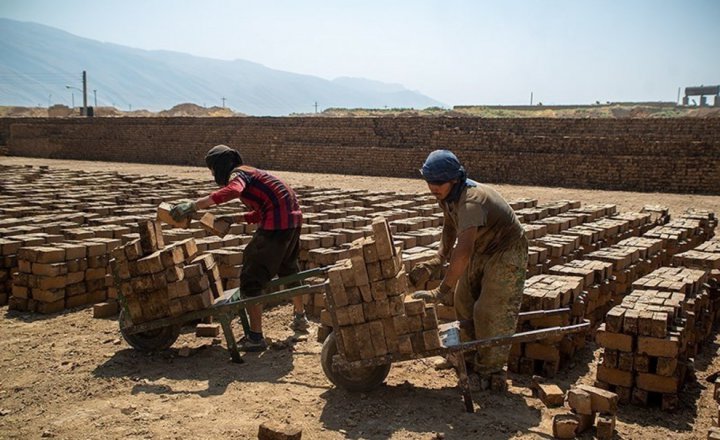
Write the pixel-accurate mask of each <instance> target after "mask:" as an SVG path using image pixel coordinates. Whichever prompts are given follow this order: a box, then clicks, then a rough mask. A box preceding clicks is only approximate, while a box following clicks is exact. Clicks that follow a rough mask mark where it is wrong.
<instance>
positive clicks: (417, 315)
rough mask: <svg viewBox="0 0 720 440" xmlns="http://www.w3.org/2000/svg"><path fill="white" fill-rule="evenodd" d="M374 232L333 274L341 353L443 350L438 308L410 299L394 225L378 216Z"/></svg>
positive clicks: (330, 294)
mask: <svg viewBox="0 0 720 440" xmlns="http://www.w3.org/2000/svg"><path fill="white" fill-rule="evenodd" d="M372 231H373V233H372V235H371V236H369V237H366V238H363V239H359V240H357V241H355V242H353V243H352V246H351V248H350V258H349V259H348V260H344V261H341V262H340V263H339V265H338V266H337V267H334V268H332V269H331V270H330V271H329V272H328V280H329V283H330V286H329V288H328V291H327V303H328V307H329V308H328V318H329V320H330V321H331V322H330V323H331V324H332V327H333V329H334V330H333V331H334V332H335V334H336V338H337V344H338V350H339V351H340V352H341V353H342V354H343V355H344V356H345V358H346V359H347V360H348V361H356V360H361V359H371V358H375V357H380V356H385V355H388V354H399V355H412V354H413V353H420V352H425V351H429V350H434V349H438V348H440V338H439V334H438V321H437V316H436V314H435V309H434V307H432V306H426V305H425V303H424V301H422V300H410V299H408V300H404V294H405V293H406V290H407V281H406V275H405V272H404V269H403V263H402V255H401V253H400V250H399V249H398V248H396V247H395V246H394V244H393V240H392V234H391V232H390V228H389V225H388V223H387V222H386V220H385V219H383V218H376V219H374V220H373V221H372ZM326 319H327V318H326Z"/></svg>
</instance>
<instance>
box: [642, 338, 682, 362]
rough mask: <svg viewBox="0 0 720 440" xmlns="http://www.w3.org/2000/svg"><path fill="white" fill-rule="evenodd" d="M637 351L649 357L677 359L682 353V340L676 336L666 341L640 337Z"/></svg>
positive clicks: (665, 339)
mask: <svg viewBox="0 0 720 440" xmlns="http://www.w3.org/2000/svg"><path fill="white" fill-rule="evenodd" d="M637 351H638V353H641V354H646V355H648V356H657V357H670V358H676V357H677V356H678V353H679V352H680V340H679V339H678V338H677V337H676V336H668V337H667V338H664V339H659V338H651V337H647V336H638V349H637Z"/></svg>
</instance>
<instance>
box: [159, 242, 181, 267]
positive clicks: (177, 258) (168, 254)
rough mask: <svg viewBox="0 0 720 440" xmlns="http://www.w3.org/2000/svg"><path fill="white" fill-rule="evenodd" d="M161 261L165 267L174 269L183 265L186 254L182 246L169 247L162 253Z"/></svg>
mask: <svg viewBox="0 0 720 440" xmlns="http://www.w3.org/2000/svg"><path fill="white" fill-rule="evenodd" d="M160 259H161V260H162V264H163V267H166V268H168V267H172V266H177V265H180V264H182V263H183V262H184V261H185V254H184V252H183V249H182V247H181V246H177V245H173V246H168V247H166V248H165V249H163V250H162V251H160Z"/></svg>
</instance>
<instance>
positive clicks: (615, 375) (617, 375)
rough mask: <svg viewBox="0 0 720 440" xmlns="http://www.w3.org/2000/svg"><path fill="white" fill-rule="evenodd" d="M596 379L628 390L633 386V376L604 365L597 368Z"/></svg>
mask: <svg viewBox="0 0 720 440" xmlns="http://www.w3.org/2000/svg"><path fill="white" fill-rule="evenodd" d="M597 379H598V380H600V381H603V382H606V383H609V384H612V385H619V386H621V387H627V388H630V387H632V386H633V374H632V372H630V371H622V370H618V369H617V368H608V367H606V366H604V365H598V367H597Z"/></svg>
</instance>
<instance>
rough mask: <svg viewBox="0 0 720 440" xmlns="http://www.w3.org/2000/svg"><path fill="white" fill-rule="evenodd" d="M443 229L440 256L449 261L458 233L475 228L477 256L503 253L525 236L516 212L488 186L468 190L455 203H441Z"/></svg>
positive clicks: (473, 187) (479, 184)
mask: <svg viewBox="0 0 720 440" xmlns="http://www.w3.org/2000/svg"><path fill="white" fill-rule="evenodd" d="M440 207H441V208H442V210H443V213H444V214H445V215H444V222H445V223H444V226H443V235H442V242H441V246H442V248H441V254H442V255H443V256H444V257H445V258H448V257H449V256H450V255H449V250H450V249H452V248H453V246H454V245H455V240H456V239H457V236H458V234H459V233H460V232H462V231H464V230H465V229H467V228H472V227H476V228H478V233H477V237H476V238H475V250H474V252H475V253H476V254H493V253H495V252H500V251H502V250H505V249H506V248H507V247H508V246H510V245H511V244H512V243H514V242H515V240H517V239H519V238H520V237H522V236H523V234H525V231H524V230H523V227H522V225H521V224H520V221H518V219H517V216H516V215H515V212H514V211H513V210H512V208H511V207H510V205H508V203H507V202H506V201H505V199H503V197H502V196H501V195H500V194H499V193H498V192H497V191H495V190H494V189H492V188H491V187H489V186H488V185H484V184H482V183H478V184H477V186H468V187H466V188H465V189H464V190H463V192H462V193H461V194H460V198H459V199H458V201H457V202H452V203H446V202H443V201H440Z"/></svg>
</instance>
